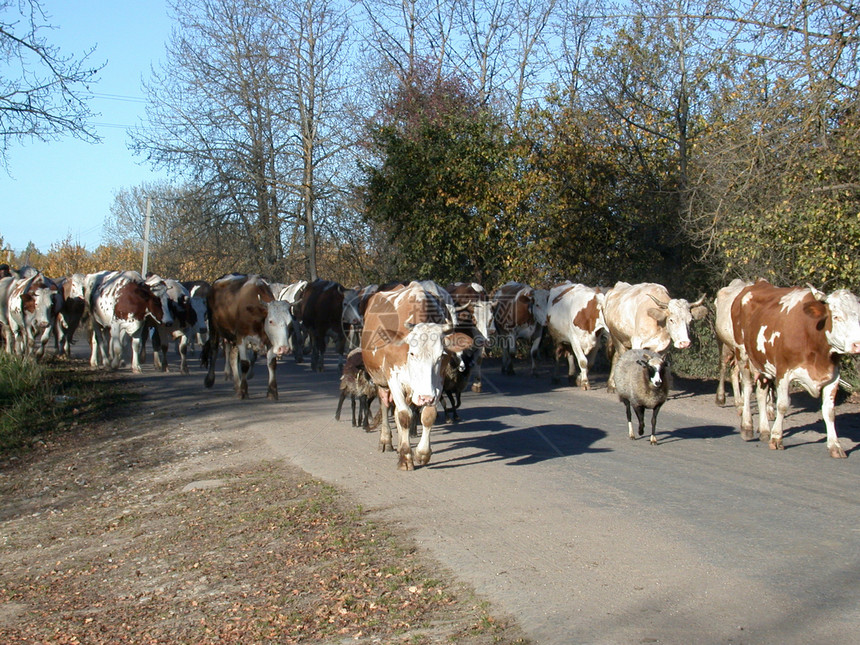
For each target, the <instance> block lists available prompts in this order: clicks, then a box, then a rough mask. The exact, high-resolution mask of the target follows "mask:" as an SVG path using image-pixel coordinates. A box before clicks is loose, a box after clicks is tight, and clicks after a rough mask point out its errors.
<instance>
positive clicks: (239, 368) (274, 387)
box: [203, 273, 293, 401]
mask: <svg viewBox="0 0 860 645" xmlns="http://www.w3.org/2000/svg"><path fill="white" fill-rule="evenodd" d="M208 305H209V315H210V319H209V342H208V347H207V352H206V353H207V355H208V362H209V371H208V372H207V374H206V378H205V380H204V381H203V383H204V385H205V386H206V387H212V384H213V383H214V382H215V358H216V357H217V356H218V348H219V346H220V344H221V342H222V340H224V341H226V345H227V347H226V348H225V353H226V354H227V355H226V357H225V360H226V361H227V362H228V364H229V365H230V370H231V372H232V374H233V384H234V386H235V389H236V394H237V395H238V396H239V398H240V399H246V398H248V370H249V369H250V368H251V360H250V356H249V353H248V352H249V350H251V351H254V352H258V353H264V352H265V354H266V365H267V367H268V370H269V386H268V391H267V396H268V398H270V399H272V400H273V401H277V400H278V384H277V381H276V380H275V367H276V365H277V362H278V357H280V356H286V355H287V354H289V352H290V351H292V349H293V348H292V343H291V339H290V335H289V326H290V324H291V323H292V320H293V317H292V314H291V313H290V306H289V304H287V303H286V302H283V301H282V300H276V299H275V297H274V295H273V294H272V290H271V289H269V285H268V284H267V283H266V281H265V280H263V278H261V277H260V276H259V275H242V274H238V273H231V274H228V275H225V276H222V277H220V278H218V279H217V280H216V281H215V282H213V283H212V290H211V292H210V293H209V301H208Z"/></svg>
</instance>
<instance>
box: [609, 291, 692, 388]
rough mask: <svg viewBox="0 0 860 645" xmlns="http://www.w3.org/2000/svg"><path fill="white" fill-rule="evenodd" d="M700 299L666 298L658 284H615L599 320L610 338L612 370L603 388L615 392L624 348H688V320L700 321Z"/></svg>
mask: <svg viewBox="0 0 860 645" xmlns="http://www.w3.org/2000/svg"><path fill="white" fill-rule="evenodd" d="M704 300H705V298H704V296H703V297H701V298H700V299H699V300H697V301H696V302H693V303H689V302H687V301H686V300H683V299H680V298H670V297H669V292H668V291H667V290H666V287H664V286H663V285H661V284H655V283H653V282H646V283H641V284H634V285H631V284H628V283H627V282H617V283H615V286H614V287H612V289H611V290H610V291H609V293H607V294H606V298H605V300H604V304H603V317H604V320H605V321H606V327H607V328H608V329H609V333H610V335H611V337H612V348H613V350H614V352H613V356H612V369H611V370H610V373H609V382H608V384H607V389H608V390H609V391H610V392H614V391H615V364H616V363H617V361H618V357H619V356H621V354H623V353H624V352H626V351H627V350H628V349H650V350H652V351H654V352H657V353H658V354H662V353H664V352H666V350H668V349H669V347H670V346H674V347H676V348H678V349H686V348H687V347H689V346H690V335H689V329H688V327H689V324H690V321H691V320H700V319H702V318H704V317H705V316H706V315H707V313H708V310H707V308H706V307H704V306H702V303H703V302H704Z"/></svg>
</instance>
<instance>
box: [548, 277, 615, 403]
mask: <svg viewBox="0 0 860 645" xmlns="http://www.w3.org/2000/svg"><path fill="white" fill-rule="evenodd" d="M604 298H605V296H604V294H603V293H601V292H600V290H599V289H595V288H593V287H586V286H585V285H583V284H574V283H572V282H570V281H567V282H564V283H562V284H559V285H556V286H554V287H553V288H552V289H550V290H549V309H548V311H547V329H548V330H549V333H550V336H551V337H552V339H553V341H554V342H555V345H556V357H555V370H554V372H553V380H554V381H555V380H557V379H558V362H559V359H560V358H561V356H562V355H563V353H564V354H567V361H568V370H567V379H568V383H571V384H572V383H573V376H574V374H575V373H576V366H577V365H578V366H579V375H578V376H577V377H576V384H577V385H578V386H579V387H581V388H582V389H583V390H588V389H589V388H590V384H589V381H588V368H589V367H591V365H592V364H593V363H594V357H595V355H596V353H597V350H598V348H599V347H600V340H601V338H603V337H604V336H605V335H607V334H608V333H609V332H608V330H607V328H606V322H605V321H604V319H603V300H604ZM574 359H575V362H574Z"/></svg>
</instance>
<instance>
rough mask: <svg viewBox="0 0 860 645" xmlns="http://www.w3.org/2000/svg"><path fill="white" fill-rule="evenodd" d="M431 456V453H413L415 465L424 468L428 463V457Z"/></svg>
mask: <svg viewBox="0 0 860 645" xmlns="http://www.w3.org/2000/svg"><path fill="white" fill-rule="evenodd" d="M432 454H433V453H432V452H427V453H420V452H418V453H415V464H416V465H418V466H426V465H427V464H429V463H430V456H431V455H432Z"/></svg>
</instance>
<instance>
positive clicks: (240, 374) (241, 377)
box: [230, 343, 251, 399]
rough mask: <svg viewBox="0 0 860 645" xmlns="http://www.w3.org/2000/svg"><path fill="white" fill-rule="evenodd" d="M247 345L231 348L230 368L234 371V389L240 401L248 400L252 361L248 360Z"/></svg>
mask: <svg viewBox="0 0 860 645" xmlns="http://www.w3.org/2000/svg"><path fill="white" fill-rule="evenodd" d="M247 351H248V350H247V348H246V347H245V343H239V345H233V346H232V347H230V366H231V368H232V370H233V387H234V389H235V390H236V394H237V395H238V396H239V398H240V399H247V398H248V370H249V369H251V361H249V360H248V354H247Z"/></svg>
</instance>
